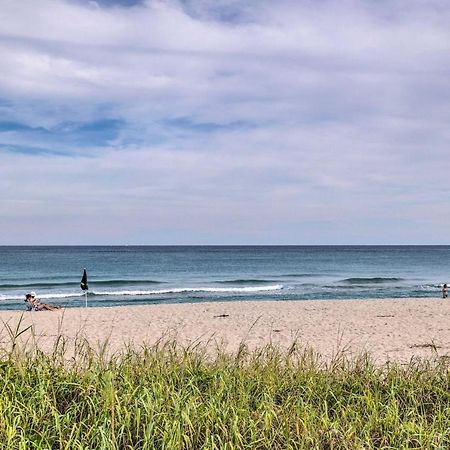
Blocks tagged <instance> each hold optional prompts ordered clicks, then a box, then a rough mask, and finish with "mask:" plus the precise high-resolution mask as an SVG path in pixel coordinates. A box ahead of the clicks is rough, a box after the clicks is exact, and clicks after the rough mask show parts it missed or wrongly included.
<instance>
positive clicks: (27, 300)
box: [24, 294, 34, 311]
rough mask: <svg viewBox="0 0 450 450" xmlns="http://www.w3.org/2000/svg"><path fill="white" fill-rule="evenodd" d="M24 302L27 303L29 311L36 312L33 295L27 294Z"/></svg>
mask: <svg viewBox="0 0 450 450" xmlns="http://www.w3.org/2000/svg"><path fill="white" fill-rule="evenodd" d="M24 302H25V303H26V307H27V311H34V303H33V300H32V298H31V294H26V295H25V300H24Z"/></svg>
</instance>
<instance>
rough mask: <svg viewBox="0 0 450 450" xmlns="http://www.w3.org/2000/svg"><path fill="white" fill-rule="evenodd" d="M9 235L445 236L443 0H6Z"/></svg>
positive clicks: (448, 176)
mask: <svg viewBox="0 0 450 450" xmlns="http://www.w3.org/2000/svg"><path fill="white" fill-rule="evenodd" d="M0 61H1V63H0V211H1V212H0V245H52V244H54V245H57V244H62V245H70V244H74V245H82V244H86V245H91V244H106V245H109V244H111V245H113V244H128V245H133V244H149V245H171V244H173V245H182V244H187V245H189V244H205V245H207V244H224V245H226V244H249V245H254V244H273V245H278V244H303V245H308V244H317V245H327V244H336V245H343V244H450V234H449V233H450V126H449V125H450V2H448V0H296V1H291V0H277V1H273V0H248V1H242V0H240V1H238V0H145V1H143V0H97V1H94V0H90V1H89V0H39V1H36V0H0Z"/></svg>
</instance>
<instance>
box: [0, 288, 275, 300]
mask: <svg viewBox="0 0 450 450" xmlns="http://www.w3.org/2000/svg"><path fill="white" fill-rule="evenodd" d="M280 289H283V285H282V284H274V285H270V286H245V287H226V288H219V287H183V288H173V289H154V290H124V291H89V294H90V295H99V296H116V297H117V296H135V297H137V296H141V295H164V294H182V293H188V292H206V293H225V294H226V293H246V292H247V293H248V292H267V291H278V290H280ZM82 296H84V293H81V292H65V293H51V292H49V293H44V294H39V298H40V299H42V300H44V299H64V298H74V297H82ZM23 298H24V296H23V295H19V296H18V295H0V301H1V300H22V299H23Z"/></svg>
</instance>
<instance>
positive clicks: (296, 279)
mask: <svg viewBox="0 0 450 450" xmlns="http://www.w3.org/2000/svg"><path fill="white" fill-rule="evenodd" d="M83 268H86V269H87V272H88V282H89V291H88V292H89V295H88V305H89V306H115V305H138V304H154V303H186V302H209V301H236V300H298V301H301V300H309V299H317V300H325V299H373V298H404V297H430V298H439V297H440V295H441V292H440V285H441V284H442V283H447V282H450V246H86V247H84V246H80V247H70V246H61V247H60V246H32V247H14V246H3V247H1V246H0V309H22V310H23V309H24V302H23V299H24V296H25V293H27V292H30V291H35V292H37V294H38V297H40V298H41V299H42V300H43V301H45V302H48V303H58V304H60V305H62V306H63V307H77V306H84V303H85V298H84V295H83V292H82V291H81V289H80V280H81V276H82V272H83Z"/></svg>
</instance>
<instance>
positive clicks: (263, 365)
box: [0, 342, 450, 450]
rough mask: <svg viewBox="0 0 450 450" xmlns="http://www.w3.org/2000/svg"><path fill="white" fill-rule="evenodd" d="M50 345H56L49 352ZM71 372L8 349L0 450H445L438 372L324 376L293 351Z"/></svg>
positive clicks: (63, 364) (165, 351) (356, 369)
mask: <svg viewBox="0 0 450 450" xmlns="http://www.w3.org/2000/svg"><path fill="white" fill-rule="evenodd" d="M60 344H61V342H60ZM105 354H106V353H100V354H98V353H95V352H93V351H92V349H90V348H89V346H88V345H87V344H86V343H85V344H84V345H82V346H81V347H79V348H78V350H77V353H76V357H75V358H74V359H73V360H72V362H71V363H70V364H68V363H67V358H65V350H64V344H63V343H62V344H61V345H60V346H57V348H56V349H55V352H54V353H53V354H52V355H45V354H43V353H40V352H38V351H36V350H34V351H33V352H24V351H21V350H20V349H19V348H18V347H17V345H16V344H15V342H13V344H12V346H11V348H10V350H9V351H5V352H4V354H3V358H2V361H1V362H0V448H8V449H24V450H28V449H141V448H142V449H174V450H179V449H180V450H181V449H193V450H197V449H210V450H212V449H224V450H225V449H230V450H231V449H373V448H377V449H403V448H405V449H406V448H408V449H411V448H416V449H448V448H450V370H449V364H448V362H446V361H445V360H440V361H439V360H436V361H434V362H418V361H417V362H414V361H413V362H411V363H410V364H409V365H407V366H399V365H391V366H384V367H382V368H380V367H376V366H375V365H373V364H372V363H371V361H370V360H369V359H368V358H366V357H361V358H359V359H353V360H351V361H348V360H346V359H345V358H344V357H342V356H341V357H337V358H336V359H335V360H334V361H332V362H331V363H328V364H326V365H325V364H323V363H321V362H320V360H319V359H318V358H317V357H315V356H314V355H313V354H311V353H309V352H304V351H298V350H296V349H295V348H294V347H293V348H292V349H291V350H290V351H288V352H281V351H279V350H277V349H275V348H273V347H266V348H264V349H263V350H261V351H258V352H252V353H249V352H247V351H246V348H245V346H242V347H241V349H240V350H239V352H238V353H237V354H235V355H227V354H219V355H217V356H216V357H214V358H212V357H211V355H209V356H207V355H206V354H203V353H202V352H200V351H198V349H197V350H183V349H178V348H177V347H176V346H175V345H165V346H162V347H161V346H160V347H158V346H155V347H154V348H146V349H141V350H140V351H139V352H135V351H133V350H132V349H128V350H126V351H125V352H124V353H123V354H122V355H120V357H106V356H105Z"/></svg>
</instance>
